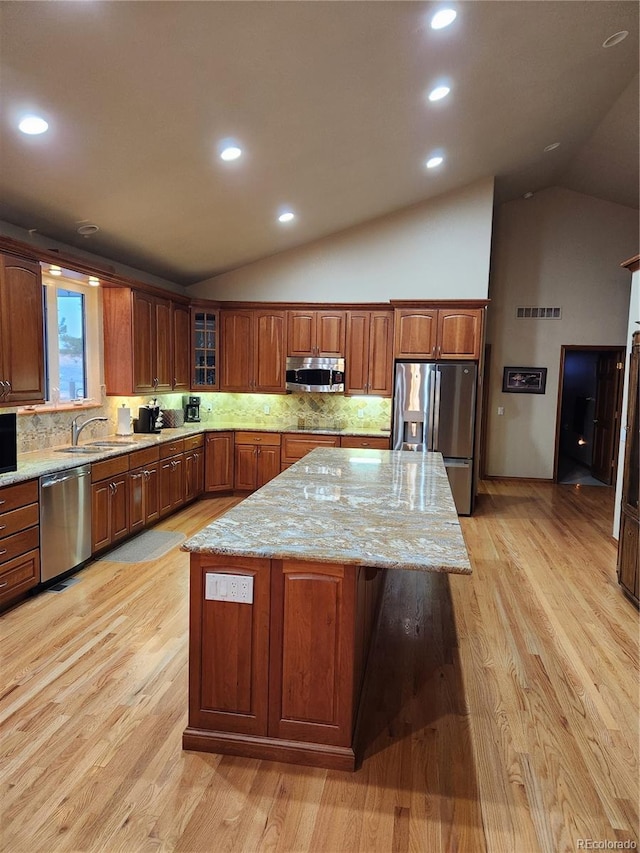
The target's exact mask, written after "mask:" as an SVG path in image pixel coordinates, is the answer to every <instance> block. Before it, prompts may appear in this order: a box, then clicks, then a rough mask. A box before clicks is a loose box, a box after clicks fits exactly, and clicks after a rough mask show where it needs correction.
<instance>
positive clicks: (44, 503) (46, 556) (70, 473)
mask: <svg viewBox="0 0 640 853" xmlns="http://www.w3.org/2000/svg"><path fill="white" fill-rule="evenodd" d="M90 557H91V465H80V466H79V467H78V468H69V469H68V470H66V471H59V472H58V473H56V474H47V475H46V476H44V477H40V578H41V580H42V581H49V580H52V579H53V578H57V577H58V576H59V575H63V574H65V572H68V571H70V570H71V569H74V568H75V567H76V566H79V565H81V564H82V563H84V562H85V561H86V560H88V559H89V558H90Z"/></svg>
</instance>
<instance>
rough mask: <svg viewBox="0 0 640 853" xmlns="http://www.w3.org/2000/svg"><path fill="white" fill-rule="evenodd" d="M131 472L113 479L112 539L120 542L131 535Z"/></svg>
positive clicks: (111, 496)
mask: <svg viewBox="0 0 640 853" xmlns="http://www.w3.org/2000/svg"><path fill="white" fill-rule="evenodd" d="M128 480H129V474H128V473H126V474H121V475H120V476H118V477H114V478H113V480H112V481H111V484H110V485H111V495H110V498H111V541H112V542H118V541H119V540H120V539H124V538H125V537H126V536H128V535H129V488H128V487H129V483H128Z"/></svg>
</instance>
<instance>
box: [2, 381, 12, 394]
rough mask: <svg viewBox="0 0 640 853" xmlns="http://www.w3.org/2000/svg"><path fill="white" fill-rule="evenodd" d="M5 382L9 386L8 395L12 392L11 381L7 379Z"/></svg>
mask: <svg viewBox="0 0 640 853" xmlns="http://www.w3.org/2000/svg"><path fill="white" fill-rule="evenodd" d="M4 384H5V385H6V386H7V396H8V395H9V394H10V393H11V382H10V381H9V380H8V379H5V381H4Z"/></svg>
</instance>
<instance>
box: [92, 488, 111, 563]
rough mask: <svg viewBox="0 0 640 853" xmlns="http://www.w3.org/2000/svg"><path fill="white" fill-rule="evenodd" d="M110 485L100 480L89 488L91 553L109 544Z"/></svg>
mask: <svg viewBox="0 0 640 853" xmlns="http://www.w3.org/2000/svg"><path fill="white" fill-rule="evenodd" d="M110 486H111V483H110V482H109V481H105V480H102V481H101V482H99V483H94V484H93V485H92V486H91V551H92V553H95V552H96V551H99V550H100V549H101V548H106V546H107V545H108V544H109V543H110V542H111V511H110V504H111V500H110V495H111V489H110Z"/></svg>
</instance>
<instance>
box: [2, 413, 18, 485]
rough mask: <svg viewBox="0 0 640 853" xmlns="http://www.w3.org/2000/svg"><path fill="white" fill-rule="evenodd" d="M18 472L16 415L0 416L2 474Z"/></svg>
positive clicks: (6, 414)
mask: <svg viewBox="0 0 640 853" xmlns="http://www.w3.org/2000/svg"><path fill="white" fill-rule="evenodd" d="M17 470H18V441H17V435H16V413H15V412H7V413H5V414H2V415H0V474H4V473H5V472H6V471H17Z"/></svg>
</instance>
